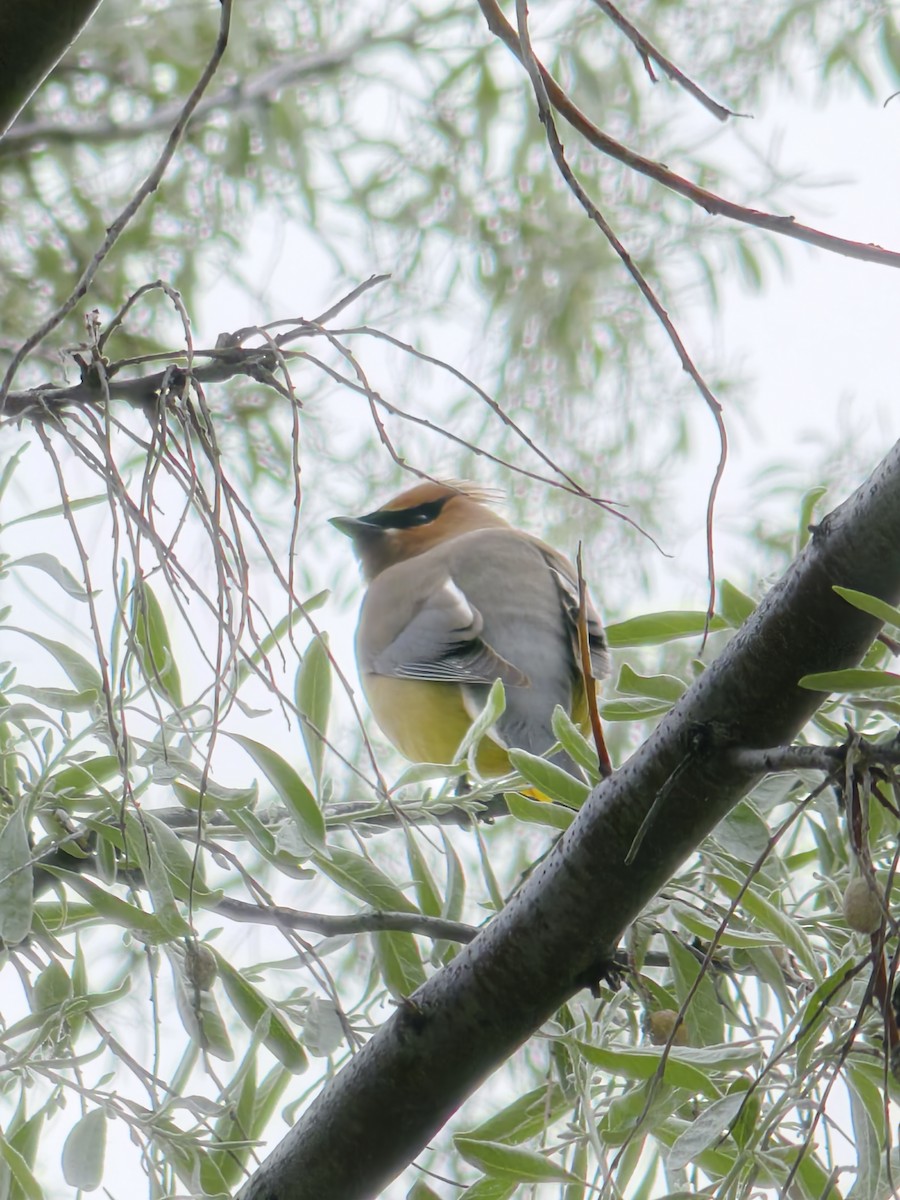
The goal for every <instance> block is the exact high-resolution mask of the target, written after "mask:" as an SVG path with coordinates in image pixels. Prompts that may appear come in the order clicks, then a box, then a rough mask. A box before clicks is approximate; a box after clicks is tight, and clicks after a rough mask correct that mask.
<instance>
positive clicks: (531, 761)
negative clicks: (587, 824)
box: [509, 750, 591, 808]
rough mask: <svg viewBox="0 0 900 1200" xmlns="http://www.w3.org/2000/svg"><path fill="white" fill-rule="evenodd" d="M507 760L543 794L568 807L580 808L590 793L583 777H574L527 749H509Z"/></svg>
mask: <svg viewBox="0 0 900 1200" xmlns="http://www.w3.org/2000/svg"><path fill="white" fill-rule="evenodd" d="M509 761H510V762H511V763H512V765H513V766H514V767H515V769H516V770H517V771H518V772H519V774H520V775H521V776H523V778H524V779H526V780H527V781H528V782H529V783H530V784H532V786H533V787H536V788H537V789H538V791H539V792H541V793H542V794H543V795H544V796H546V797H547V798H548V799H550V800H557V801H558V802H559V803H560V804H565V805H566V806H567V807H568V808H581V806H582V804H584V802H585V800H587V798H588V796H589V795H590V794H591V789H590V787H589V785H588V784H586V783H585V782H584V780H583V779H576V778H575V776H574V775H570V774H569V772H568V771H564V770H563V768H562V767H558V766H557V765H556V763H552V762H548V761H547V759H546V758H540V757H538V755H536V754H529V753H528V751H527V750H510V752H509Z"/></svg>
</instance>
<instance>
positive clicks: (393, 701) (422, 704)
mask: <svg viewBox="0 0 900 1200" xmlns="http://www.w3.org/2000/svg"><path fill="white" fill-rule="evenodd" d="M362 684H363V690H364V691H365V693H366V699H367V700H368V702H369V707H370V708H371V710H372V715H373V716H374V718H375V720H376V721H377V722H378V725H379V727H380V729H381V731H382V733H384V735H385V737H387V738H388V739H389V740H390V741H391V742H393V744H394V745H395V746H396V747H397V749H398V750H399V751H400V753H401V754H402V755H403V757H404V758H408V759H409V760H410V762H417V763H425V762H433V763H450V762H453V759H454V756H455V754H456V751H457V750H458V749H459V745H460V742H461V741H462V740H463V738H464V737H465V735H466V733H467V731H468V729H469V726H470V725H471V724H472V718H471V717H470V716H469V714H468V713H467V712H466V709H465V705H464V704H463V699H462V690H461V688H460V687H459V686H458V685H457V684H454V683H438V682H435V681H434V680H430V679H394V678H392V677H389V676H386V675H364V676H363V680H362ZM475 762H476V766H477V767H478V771H479V773H480V774H482V775H486V776H491V775H505V774H506V773H507V772H508V771H509V770H510V765H509V758H508V756H507V753H506V751H505V750H504V749H503V747H502V746H498V745H497V743H496V742H495V741H493V740H492V739H491V738H490V737H485V738H484V739H483V741H482V743H481V746H480V747H479V749H478V755H477V757H476V760H475Z"/></svg>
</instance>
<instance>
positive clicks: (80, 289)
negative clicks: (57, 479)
mask: <svg viewBox="0 0 900 1200" xmlns="http://www.w3.org/2000/svg"><path fill="white" fill-rule="evenodd" d="M221 5H222V13H221V17H220V18H219V32H218V35H217V37H216V44H215V47H214V49H213V52H212V54H211V55H210V58H209V62H208V63H207V64H206V66H205V67H204V69H203V72H202V74H201V76H200V78H199V79H198V80H197V83H196V84H195V86H194V89H193V91H192V92H191V94H190V96H188V98H187V100H186V101H185V102H184V105H183V106H182V108H181V112H180V113H179V116H178V119H177V121H176V122H175V125H174V126H173V128H172V131H171V133H170V134H169V136H168V138H167V139H166V144H165V146H164V147H163V150H162V153H161V154H160V156H159V158H158V159H157V160H156V162H155V164H154V165H153V168H152V170H151V171H150V174H149V175H148V176H147V178H146V179H145V180H144V182H143V183H142V184H141V185H140V187H139V188H138V189H137V191H136V192H135V193H134V195H133V196H132V197H131V199H130V200H129V201H128V203H127V204H126V205H125V207H124V208H123V209H122V211H121V212H120V213H119V215H118V216H117V217H116V219H115V220H114V221H113V222H112V224H111V225H110V226H109V227H108V229H107V230H106V236H105V237H104V238H103V241H102V242H101V243H100V245H99V246H98V248H97V250H96V251H95V252H94V256H93V258H92V259H91V261H90V262H89V263H88V265H87V266H86V267H85V269H84V271H83V272H82V275H81V278H80V279H79V280H78V282H77V283H76V284H75V287H74V288H73V290H72V292H71V293H70V295H69V296H68V297H67V298H66V299H65V300H64V301H63V303H62V304H61V305H60V306H59V307H58V308H57V309H56V311H55V312H53V313H51V314H50V316H49V317H48V318H47V319H46V321H44V323H43V324H42V325H41V326H39V328H38V329H36V330H35V332H34V333H33V334H32V335H31V336H30V337H29V338H28V339H27V340H26V341H25V342H23V344H22V345H21V346H20V347H19V349H18V350H17V351H16V353H15V354H14V355H13V358H12V362H11V363H10V364H9V367H8V368H7V371H6V374H5V376H4V378H3V383H2V384H0V414H2V413H3V412H5V400H6V395H7V393H8V392H9V389H10V385H11V384H12V381H13V379H14V378H15V376H16V372H17V371H18V369H19V367H20V366H21V365H22V363H23V362H24V361H25V359H26V358H27V357H28V355H29V354H30V353H31V352H32V350H34V349H35V347H37V346H39V345H40V344H41V342H42V341H43V340H44V338H45V337H47V335H48V334H50V333H52V332H53V330H54V329H56V327H57V326H58V325H60V324H61V323H62V321H64V320H65V318H66V317H67V316H68V315H69V313H70V312H71V311H72V309H73V308H74V307H75V305H76V304H77V303H78V302H79V300H81V299H82V298H83V297H84V296H85V295H87V292H88V290H89V288H90V287H91V284H92V283H93V282H94V278H95V276H96V274H97V272H98V271H99V270H100V267H101V266H102V265H103V263H104V261H105V260H106V258H107V256H108V255H109V252H110V251H111V250H112V248H113V246H114V245H115V244H116V242H117V241H118V239H119V237H120V236H121V234H122V233H123V232H124V230H125V229H126V228H127V226H128V224H129V223H130V222H131V220H132V218H133V217H134V216H135V214H136V213H137V211H138V209H139V208H140V207H141V205H142V204H143V203H144V201H145V200H146V199H147V197H148V196H151V195H152V194H153V193H154V192H155V191H156V189H157V188H158V187H159V185H160V183H161V182H162V178H163V175H165V173H166V170H167V169H168V166H169V163H170V162H171V161H172V158H173V156H174V154H175V151H176V150H177V149H178V145H179V143H180V142H181V139H182V137H183V136H184V131H185V129H186V128H187V125H188V122H189V121H190V118H191V115H192V114H193V112H194V111H195V110H196V108H197V105H198V104H199V103H200V100H201V98H202V96H203V93H204V92H205V91H206V89H207V88H208V87H209V84H210V83H211V82H212V79H213V77H214V75H215V73H216V71H217V70H218V69H219V64H220V62H221V61H222V56H223V55H224V53H225V49H226V47H227V45H228V32H229V29H230V26H231V0H221Z"/></svg>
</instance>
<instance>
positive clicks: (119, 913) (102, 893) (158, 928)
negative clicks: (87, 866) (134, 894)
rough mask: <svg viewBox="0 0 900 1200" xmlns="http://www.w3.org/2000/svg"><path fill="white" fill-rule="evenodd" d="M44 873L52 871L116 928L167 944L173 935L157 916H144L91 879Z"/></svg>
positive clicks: (60, 872)
mask: <svg viewBox="0 0 900 1200" xmlns="http://www.w3.org/2000/svg"><path fill="white" fill-rule="evenodd" d="M43 870H45V871H49V872H50V874H51V875H55V876H56V877H57V878H58V879H61V880H62V881H63V882H64V883H65V884H66V885H67V886H68V887H70V888H71V889H72V890H73V891H74V892H77V893H78V895H79V896H81V898H82V899H83V900H87V902H88V903H89V904H90V905H91V906H92V908H93V909H94V912H95V913H96V914H97V916H98V917H102V918H103V920H104V921H111V922H112V923H113V924H114V925H122V926H124V927H125V928H126V929H131V930H133V931H134V932H135V933H137V934H138V935H140V936H141V937H147V938H150V939H152V940H154V941H159V942H164V941H167V940H168V938H169V936H170V935H169V934H168V932H167V931H166V930H165V929H164V927H163V925H162V922H161V921H160V920H159V918H158V917H157V916H156V914H155V913H149V912H145V911H144V909H142V908H138V907H137V905H135V904H129V903H128V902H127V901H126V900H120V899H119V897H118V896H114V895H113V894H112V892H108V891H106V889H105V888H102V887H98V886H97V884H96V883H93V882H92V881H91V880H90V879H85V877H84V876H83V875H78V874H76V873H75V872H73V871H64V870H61V869H60V868H59V867H47V866H45V867H44V868H43Z"/></svg>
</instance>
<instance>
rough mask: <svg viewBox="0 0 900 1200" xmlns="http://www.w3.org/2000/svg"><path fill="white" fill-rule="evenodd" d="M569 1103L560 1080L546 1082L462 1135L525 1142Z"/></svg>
mask: <svg viewBox="0 0 900 1200" xmlns="http://www.w3.org/2000/svg"><path fill="white" fill-rule="evenodd" d="M569 1106H570V1100H569V1098H568V1097H567V1096H566V1094H565V1093H564V1092H563V1090H562V1088H561V1087H560V1086H559V1085H558V1084H556V1083H551V1084H546V1085H543V1086H541V1087H537V1088H534V1089H533V1090H532V1091H530V1092H526V1093H525V1095H524V1096H518V1097H517V1098H516V1099H515V1100H513V1102H512V1103H511V1104H507V1106H506V1107H505V1108H503V1109H501V1110H500V1112H498V1113H494V1115H493V1116H491V1117H488V1119H487V1120H486V1121H483V1122H482V1123H481V1124H480V1125H478V1126H477V1127H476V1128H475V1129H466V1130H464V1131H463V1133H461V1134H460V1136H461V1137H468V1138H474V1139H475V1140H476V1141H479V1142H504V1143H505V1144H507V1145H508V1144H511V1143H513V1144H514V1143H517V1142H524V1141H527V1139H528V1138H532V1137H537V1135H538V1134H539V1133H541V1132H543V1130H545V1129H546V1128H547V1126H548V1124H549V1123H551V1122H553V1121H555V1120H556V1119H557V1118H558V1117H561V1116H562V1115H563V1113H564V1112H566V1110H567V1109H568V1108H569Z"/></svg>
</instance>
